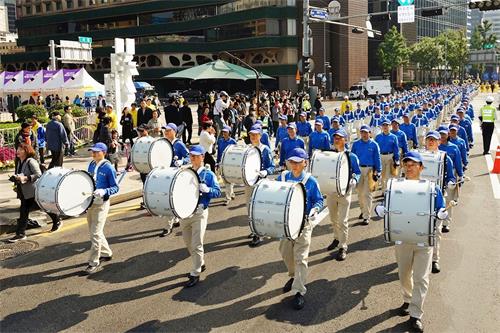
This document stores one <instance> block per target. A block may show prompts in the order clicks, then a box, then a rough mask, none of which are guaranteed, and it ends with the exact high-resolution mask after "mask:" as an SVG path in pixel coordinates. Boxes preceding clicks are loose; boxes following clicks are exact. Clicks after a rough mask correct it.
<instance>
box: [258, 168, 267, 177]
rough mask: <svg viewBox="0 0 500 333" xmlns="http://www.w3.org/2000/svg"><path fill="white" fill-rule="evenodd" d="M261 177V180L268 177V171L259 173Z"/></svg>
mask: <svg viewBox="0 0 500 333" xmlns="http://www.w3.org/2000/svg"><path fill="white" fill-rule="evenodd" d="M259 176H260V178H266V177H267V171H266V170H262V171H259Z"/></svg>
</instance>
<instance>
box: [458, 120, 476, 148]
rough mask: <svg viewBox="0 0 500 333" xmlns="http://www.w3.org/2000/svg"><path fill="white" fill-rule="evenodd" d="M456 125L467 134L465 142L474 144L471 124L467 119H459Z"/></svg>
mask: <svg viewBox="0 0 500 333" xmlns="http://www.w3.org/2000/svg"><path fill="white" fill-rule="evenodd" d="M458 124H459V125H460V126H462V127H463V128H465V132H466V133H467V140H469V141H468V142H469V143H474V136H473V134H472V122H471V121H470V120H469V119H466V118H464V119H460V120H459V121H458Z"/></svg>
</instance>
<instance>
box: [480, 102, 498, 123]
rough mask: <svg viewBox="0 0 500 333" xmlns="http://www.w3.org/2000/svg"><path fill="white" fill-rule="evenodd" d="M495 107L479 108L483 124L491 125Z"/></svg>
mask: <svg viewBox="0 0 500 333" xmlns="http://www.w3.org/2000/svg"><path fill="white" fill-rule="evenodd" d="M495 112H496V109H495V107H493V106H491V105H485V106H483V107H482V108H481V116H482V117H483V123H493V122H495Z"/></svg>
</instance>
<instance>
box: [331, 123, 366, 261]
mask: <svg viewBox="0 0 500 333" xmlns="http://www.w3.org/2000/svg"><path fill="white" fill-rule="evenodd" d="M346 137H347V133H346V131H345V130H344V129H340V130H338V131H337V132H336V133H335V135H334V146H335V151H337V152H340V153H342V152H344V151H346V149H345V145H346V142H345V138H346ZM348 155H349V159H350V161H351V163H350V170H349V173H350V174H351V176H352V178H351V180H350V182H349V189H348V190H347V193H346V194H345V195H340V194H338V193H328V195H327V197H326V203H327V206H328V211H329V213H330V221H331V222H332V226H333V237H334V238H333V242H332V243H331V244H330V245H329V246H328V248H327V250H328V251H333V250H335V248H337V246H339V245H340V248H339V251H338V252H337V256H336V257H335V258H336V259H337V261H343V260H345V259H346V257H347V239H348V236H349V223H348V220H349V208H350V207H351V197H352V190H353V189H354V188H355V187H356V185H357V184H358V183H359V179H360V177H361V170H360V168H359V160H358V157H357V156H356V154H354V153H352V152H348Z"/></svg>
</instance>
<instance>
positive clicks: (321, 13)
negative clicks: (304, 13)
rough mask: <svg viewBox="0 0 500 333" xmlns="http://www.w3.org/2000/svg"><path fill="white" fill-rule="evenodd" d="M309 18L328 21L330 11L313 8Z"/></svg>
mask: <svg viewBox="0 0 500 333" xmlns="http://www.w3.org/2000/svg"><path fill="white" fill-rule="evenodd" d="M309 16H310V17H311V18H316V19H320V20H326V19H328V11H327V10H326V9H321V8H312V9H311V11H310V12H309Z"/></svg>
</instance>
